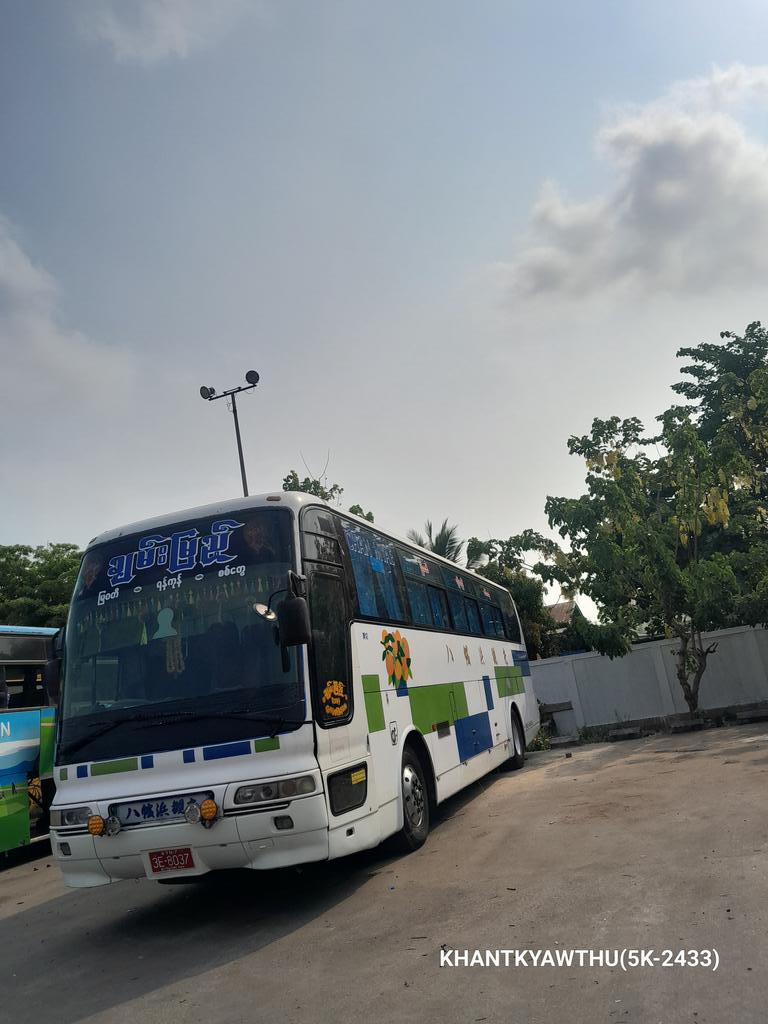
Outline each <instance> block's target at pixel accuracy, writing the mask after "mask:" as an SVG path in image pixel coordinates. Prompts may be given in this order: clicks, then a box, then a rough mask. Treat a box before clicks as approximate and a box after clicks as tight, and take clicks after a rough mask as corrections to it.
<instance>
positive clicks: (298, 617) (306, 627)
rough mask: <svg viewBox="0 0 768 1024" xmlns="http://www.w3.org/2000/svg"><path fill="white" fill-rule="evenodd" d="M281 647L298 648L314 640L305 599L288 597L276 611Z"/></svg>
mask: <svg viewBox="0 0 768 1024" xmlns="http://www.w3.org/2000/svg"><path fill="white" fill-rule="evenodd" d="M275 612H276V614H277V625H278V628H279V630H280V646H281V647H298V646H300V645H301V644H308V643H309V641H310V640H311V639H312V629H311V627H310V624H309V607H308V605H307V599H306V598H305V597H287V598H286V599H285V601H282V602H281V603H280V604H279V605H278V606H277V608H276V609H275Z"/></svg>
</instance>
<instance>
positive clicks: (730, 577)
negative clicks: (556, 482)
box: [537, 406, 768, 713]
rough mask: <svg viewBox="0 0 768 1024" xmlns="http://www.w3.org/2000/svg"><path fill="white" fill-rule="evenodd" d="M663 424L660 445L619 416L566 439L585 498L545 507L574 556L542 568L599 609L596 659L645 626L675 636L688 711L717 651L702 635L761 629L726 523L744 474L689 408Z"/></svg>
mask: <svg viewBox="0 0 768 1024" xmlns="http://www.w3.org/2000/svg"><path fill="white" fill-rule="evenodd" d="M659 420H660V422H661V433H660V434H659V435H658V436H656V437H651V438H647V437H645V436H644V430H643V426H642V424H641V423H640V421H639V420H637V419H626V420H621V419H619V417H617V416H614V417H611V418H610V419H607V420H600V419H596V420H594V421H593V424H592V430H591V432H590V434H588V435H585V436H583V437H571V438H570V440H569V442H568V448H569V451H570V452H571V453H572V454H576V455H580V456H581V457H583V458H584V459H585V460H586V465H587V477H586V486H587V493H586V494H584V495H582V496H581V497H579V498H557V497H549V498H548V499H547V503H546V507H545V511H546V512H547V515H548V518H549V523H550V526H552V527H553V528H555V529H557V531H558V532H559V533H560V535H561V536H562V537H563V538H564V539H567V540H568V542H569V545H570V550H569V551H567V552H564V551H557V552H554V553H553V552H551V551H550V552H545V554H549V556H550V557H551V562H550V563H539V565H538V566H537V570H538V571H539V572H541V573H542V574H543V575H544V576H545V578H548V579H550V580H552V581H557V582H559V583H560V584H561V585H562V586H563V587H564V588H567V589H570V590H571V591H573V590H576V589H578V590H579V591H581V592H582V593H585V594H587V595H589V596H590V597H591V598H592V599H593V600H594V601H595V602H596V603H597V605H598V608H599V609H600V619H601V623H602V625H600V626H596V627H593V630H594V632H593V635H592V641H593V643H594V646H595V648H596V649H597V650H600V651H601V652H602V653H605V654H609V655H610V656H614V655H617V654H624V653H626V652H627V651H628V650H629V647H630V643H631V640H632V639H633V638H634V637H636V636H637V634H638V632H639V631H640V630H641V628H647V629H648V630H649V631H651V632H661V631H663V632H665V633H666V634H667V635H669V636H674V637H675V638H676V639H677V641H678V645H677V647H676V649H675V658H676V673H677V678H678V681H679V683H680V687H681V689H682V691H683V696H684V697H685V701H686V703H687V704H688V707H689V709H690V711H691V712H692V713H693V712H695V711H696V710H697V708H698V701H699V690H700V686H701V680H702V677H703V675H704V672H705V670H706V666H707V659H708V658H709V656H710V655H712V654H714V652H715V651H716V649H717V644H716V643H706V642H705V641H704V640H703V638H702V633H703V632H704V631H706V630H712V629H718V628H722V627H724V626H728V625H735V624H739V623H743V622H746V623H749V624H752V625H754V624H756V623H757V622H758V621H762V620H761V617H760V612H759V609H758V605H757V604H756V602H755V601H754V588H753V587H752V584H751V582H750V579H749V577H748V574H745V573H743V572H742V573H740V572H739V571H738V570H739V565H740V562H741V560H742V556H743V552H741V551H739V544H740V541H741V537H742V535H743V525H742V527H739V528H738V529H736V535H735V534H734V530H735V528H734V526H733V524H732V521H731V514H730V505H731V502H732V501H733V498H734V495H736V494H737V493H738V491H739V488H740V486H741V485H740V483H739V472H740V471H743V470H744V468H745V466H744V463H743V461H741V460H740V459H739V458H738V457H737V455H736V454H735V453H734V452H733V451H730V452H729V451H727V450H726V449H725V448H724V447H722V446H718V445H716V444H714V443H713V438H712V437H707V436H706V434H705V432H704V430H703V426H702V424H701V419H700V418H699V419H697V418H696V410H695V409H690V408H685V407H680V406H675V407H672V408H671V409H668V410H667V411H666V412H665V413H664V414H663V415H662V416H660V417H659ZM651 453H654V454H651ZM766 568H768V566H766V563H765V561H764V562H763V570H762V571H763V573H765V571H766ZM763 614H764V613H763Z"/></svg>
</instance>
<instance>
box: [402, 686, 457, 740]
mask: <svg viewBox="0 0 768 1024" xmlns="http://www.w3.org/2000/svg"><path fill="white" fill-rule="evenodd" d="M408 696H409V697H410V701H411V716H412V718H413V724H414V725H415V726H416V728H417V729H418V730H419V732H420V733H422V734H425V733H429V732H432V726H433V725H437V724H438V723H439V722H450V723H451V724H453V723H454V722H455V721H456V719H458V718H466V717H467V716H468V715H469V710H468V708H467V695H466V692H465V690H464V683H434V684H433V685H430V686H409V687H408Z"/></svg>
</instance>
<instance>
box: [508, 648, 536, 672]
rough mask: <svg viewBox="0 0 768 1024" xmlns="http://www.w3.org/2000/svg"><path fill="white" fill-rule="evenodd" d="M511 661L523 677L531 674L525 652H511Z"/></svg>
mask: <svg viewBox="0 0 768 1024" xmlns="http://www.w3.org/2000/svg"><path fill="white" fill-rule="evenodd" d="M512 660H513V661H514V663H515V665H518V666H519V667H520V671H521V672H522V673H523V675H524V676H529V675H530V674H531V666H530V664H529V662H528V655H527V654H526V653H525V651H512Z"/></svg>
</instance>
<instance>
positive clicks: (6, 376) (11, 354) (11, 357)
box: [0, 216, 131, 422]
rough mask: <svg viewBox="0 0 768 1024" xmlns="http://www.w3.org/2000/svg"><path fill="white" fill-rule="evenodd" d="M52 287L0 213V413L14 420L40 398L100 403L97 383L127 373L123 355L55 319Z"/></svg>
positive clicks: (54, 287) (126, 376) (101, 393)
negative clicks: (1, 394) (0, 391)
mask: <svg viewBox="0 0 768 1024" xmlns="http://www.w3.org/2000/svg"><path fill="white" fill-rule="evenodd" d="M57 292H58V289H57V285H56V282H55V281H54V279H53V278H52V277H51V275H50V274H48V273H47V271H45V270H44V269H42V268H41V267H38V266H36V265H35V264H34V263H33V262H32V260H31V259H30V258H29V256H27V254H26V253H25V252H24V250H23V249H22V247H21V246H20V245H19V243H18V241H17V240H16V238H15V237H14V233H13V230H12V228H11V226H10V224H9V223H8V221H7V220H5V219H4V218H3V217H2V216H0V349H2V361H3V382H4V385H5V391H6V399H5V400H4V404H3V414H4V417H5V416H10V417H15V416H18V417H19V419H17V420H16V422H22V421H23V420H24V418H25V415H26V414H25V409H26V410H27V412H28V410H29V408H30V406H34V405H36V404H37V403H39V402H40V401H44V402H45V403H46V404H48V403H54V404H58V403H59V402H62V403H64V402H69V403H70V404H71V403H77V404H80V403H85V404H86V405H89V406H93V405H105V404H106V400H105V396H104V391H103V388H102V387H101V386H100V385H101V383H102V382H103V381H108V380H110V379H122V380H126V379H129V378H130V376H131V361H130V360H129V359H128V357H127V356H125V355H124V354H122V353H120V352H118V351H116V350H115V349H112V348H110V347H108V346H106V345H103V344H98V343H96V342H94V341H93V340H91V339H89V338H88V337H86V336H85V335H84V334H82V333H81V332H79V331H75V330H71V329H69V328H67V327H66V326H64V325H63V324H62V323H61V322H60V318H59V316H58V311H57ZM95 384H96V385H97V386H94V385H95ZM32 396H34V397H32Z"/></svg>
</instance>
